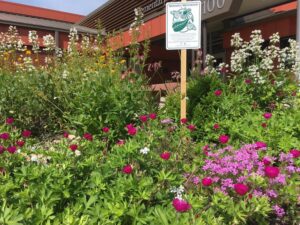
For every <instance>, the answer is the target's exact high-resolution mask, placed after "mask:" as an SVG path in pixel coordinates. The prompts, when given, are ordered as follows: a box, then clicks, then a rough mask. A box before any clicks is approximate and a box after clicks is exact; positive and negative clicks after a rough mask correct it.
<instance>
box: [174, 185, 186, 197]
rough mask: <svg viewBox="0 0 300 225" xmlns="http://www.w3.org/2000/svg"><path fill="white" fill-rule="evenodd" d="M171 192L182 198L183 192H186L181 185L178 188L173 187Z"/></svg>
mask: <svg viewBox="0 0 300 225" xmlns="http://www.w3.org/2000/svg"><path fill="white" fill-rule="evenodd" d="M171 192H172V193H175V194H176V198H178V199H182V194H183V193H184V187H183V186H182V185H180V186H179V187H178V188H176V187H173V188H171Z"/></svg>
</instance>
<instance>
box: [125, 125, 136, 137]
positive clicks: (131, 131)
mask: <svg viewBox="0 0 300 225" xmlns="http://www.w3.org/2000/svg"><path fill="white" fill-rule="evenodd" d="M127 132H128V134H129V135H131V136H134V135H136V133H137V129H136V128H135V127H132V128H128V130H127Z"/></svg>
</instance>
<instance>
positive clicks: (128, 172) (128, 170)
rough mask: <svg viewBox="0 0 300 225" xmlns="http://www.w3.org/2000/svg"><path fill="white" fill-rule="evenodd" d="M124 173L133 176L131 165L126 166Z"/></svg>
mask: <svg viewBox="0 0 300 225" xmlns="http://www.w3.org/2000/svg"><path fill="white" fill-rule="evenodd" d="M122 171H123V173H125V174H131V173H132V171H133V168H132V166H131V165H126V166H124V167H123V169H122Z"/></svg>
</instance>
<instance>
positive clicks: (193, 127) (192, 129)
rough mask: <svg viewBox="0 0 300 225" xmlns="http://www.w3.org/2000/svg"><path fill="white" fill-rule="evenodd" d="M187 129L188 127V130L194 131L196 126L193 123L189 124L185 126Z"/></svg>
mask: <svg viewBox="0 0 300 225" xmlns="http://www.w3.org/2000/svg"><path fill="white" fill-rule="evenodd" d="M187 129H189V130H190V131H194V130H196V126H195V125H193V124H190V125H188V126H187Z"/></svg>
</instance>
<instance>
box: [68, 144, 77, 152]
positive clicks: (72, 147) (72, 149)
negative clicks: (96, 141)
mask: <svg viewBox="0 0 300 225" xmlns="http://www.w3.org/2000/svg"><path fill="white" fill-rule="evenodd" d="M69 148H70V149H71V151H73V152H74V151H76V150H77V149H78V145H75V144H74V145H70V147H69Z"/></svg>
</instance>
